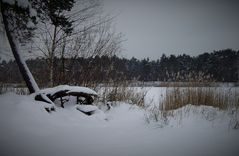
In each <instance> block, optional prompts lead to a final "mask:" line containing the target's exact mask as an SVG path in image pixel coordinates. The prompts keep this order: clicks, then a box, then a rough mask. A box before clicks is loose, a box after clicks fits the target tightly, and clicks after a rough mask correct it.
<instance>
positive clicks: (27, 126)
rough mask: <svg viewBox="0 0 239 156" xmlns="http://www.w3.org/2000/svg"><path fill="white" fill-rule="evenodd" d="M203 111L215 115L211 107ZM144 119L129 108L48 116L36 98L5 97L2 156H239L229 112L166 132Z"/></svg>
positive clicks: (195, 117) (193, 117)
mask: <svg viewBox="0 0 239 156" xmlns="http://www.w3.org/2000/svg"><path fill="white" fill-rule="evenodd" d="M193 109H194V111H195V109H197V108H196V107H195V108H193ZM198 109H199V111H200V110H201V109H205V110H206V111H211V110H213V111H215V110H214V109H213V108H211V107H198ZM185 110H187V108H185ZM180 111H184V109H181V110H179V112H180ZM216 111H217V110H216ZM145 114H147V113H146V112H145V110H143V109H141V108H139V107H137V106H133V105H128V104H120V105H117V106H115V107H113V109H112V110H110V111H107V112H105V113H103V112H101V111H99V112H98V113H97V114H95V115H93V116H86V115H85V114H83V113H81V112H80V111H78V110H76V107H75V106H74V105H70V106H68V107H66V108H65V109H62V108H58V109H57V111H56V112H53V113H51V114H49V113H47V112H46V111H45V110H44V107H43V106H42V103H41V102H36V101H33V100H32V97H31V96H20V95H16V94H13V93H7V94H4V95H0V125H1V128H0V155H1V156H15V155H24V156H33V155H34V156H37V155H39V156H42V155H44V156H47V155H58V156H63V155H68V156H76V155H82V156H87V155H89V156H94V155H96V156H115V155H116V156H123V155H125V156H126V155H127V156H147V155H148V156H158V155H163V156H167V155H177V156H180V155H183V156H184V155H200V156H201V155H217V156H224V155H235V156H237V155H238V154H239V149H238V144H239V131H238V130H233V129H228V122H229V121H230V119H229V118H230V117H229V116H228V115H227V113H226V112H217V114H216V116H215V117H216V119H215V120H213V121H211V120H206V119H205V118H204V116H201V114H200V113H194V114H193V113H188V116H184V117H183V119H182V120H181V121H180V122H182V123H180V124H179V123H178V120H172V122H171V123H170V124H169V126H164V127H163V128H159V125H158V123H151V124H148V123H147V122H146V120H145ZM175 121H176V122H175ZM174 123H175V125H174Z"/></svg>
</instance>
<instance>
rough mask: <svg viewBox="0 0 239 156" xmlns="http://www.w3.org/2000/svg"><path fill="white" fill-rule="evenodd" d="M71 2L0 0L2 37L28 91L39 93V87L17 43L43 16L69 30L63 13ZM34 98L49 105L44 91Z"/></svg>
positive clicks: (24, 40)
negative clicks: (5, 40) (7, 44)
mask: <svg viewBox="0 0 239 156" xmlns="http://www.w3.org/2000/svg"><path fill="white" fill-rule="evenodd" d="M73 5H74V0H61V1H58V0H29V1H25V0H0V8H1V17H2V23H3V25H4V29H5V31H6V36H7V39H8V42H9V45H10V48H11V51H12V53H13V56H14V58H15V60H16V63H17V65H18V67H19V70H20V73H21V74H22V77H23V79H24V81H25V83H26V85H27V87H28V89H29V92H30V93H35V92H39V87H38V85H37V83H36V81H35V79H34V77H33V75H32V74H31V72H30V70H29V68H28V66H27V64H26V62H25V60H24V58H23V56H22V54H21V52H20V49H19V46H20V43H24V42H27V41H29V40H30V39H31V38H32V37H33V36H34V30H35V29H36V24H37V22H38V21H43V20H47V19H51V21H52V22H53V23H54V24H55V25H57V26H59V27H60V28H61V29H63V30H64V31H65V32H66V33H70V32H71V30H72V28H71V21H69V19H68V18H67V17H65V15H64V14H63V12H64V11H70V10H71V8H72V7H73ZM52 48H54V45H53V47H52ZM37 99H38V100H41V101H45V102H47V103H51V104H53V102H52V101H51V100H50V99H49V98H48V97H47V96H45V94H40V95H38V98H37ZM51 108H53V107H51Z"/></svg>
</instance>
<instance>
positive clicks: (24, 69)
mask: <svg viewBox="0 0 239 156" xmlns="http://www.w3.org/2000/svg"><path fill="white" fill-rule="evenodd" d="M1 14H2V19H3V24H4V27H5V31H6V34H7V38H8V41H9V44H10V47H11V50H12V53H13V56H14V58H15V60H16V63H17V65H18V68H19V70H20V72H21V74H22V77H23V79H24V81H25V83H26V85H27V87H28V89H29V92H30V93H34V92H36V91H38V90H39V87H38V85H37V83H36V81H35V79H34V78H33V76H32V74H31V72H30V70H29V68H28V66H27V64H26V62H25V60H24V59H23V57H22V56H21V54H20V51H19V49H18V45H17V44H16V41H15V40H14V37H13V35H12V33H11V31H10V29H9V24H8V21H7V17H6V15H5V14H4V7H3V5H2V3H1Z"/></svg>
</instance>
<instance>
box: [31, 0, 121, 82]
mask: <svg viewBox="0 0 239 156" xmlns="http://www.w3.org/2000/svg"><path fill="white" fill-rule="evenodd" d="M100 5H101V2H100V1H98V0H93V1H78V3H76V6H75V8H73V11H71V12H67V13H66V14H65V15H66V16H67V17H68V18H69V19H71V20H72V21H74V23H73V28H74V29H73V31H72V33H68V34H67V33H65V32H64V31H63V30H62V29H61V28H59V27H57V26H55V25H53V24H52V23H50V22H43V23H41V26H40V27H39V33H38V36H37V39H36V42H35V43H37V44H36V45H35V46H36V47H37V49H38V50H39V51H40V52H41V53H42V54H43V57H45V58H46V59H47V64H48V66H49V82H50V84H49V85H50V86H53V85H54V81H55V80H54V77H56V75H57V74H58V75H59V76H58V81H59V82H60V83H67V82H69V80H70V78H71V76H70V77H69V78H68V80H66V76H65V75H66V72H65V71H66V69H67V71H70V72H71V71H72V67H73V65H74V63H75V61H74V60H75V59H76V58H78V57H84V58H87V57H95V56H102V55H114V54H116V53H117V52H119V51H120V43H121V41H122V40H121V37H122V35H121V34H117V33H115V32H114V31H113V30H112V28H111V26H112V19H113V17H110V16H108V15H105V16H103V17H101V16H100V15H101V9H100ZM39 42H40V44H39ZM56 58H60V59H61V64H60V68H58V69H59V70H58V71H57V70H56V69H57V68H56V64H54V60H55V59H56ZM67 58H71V59H72V60H73V61H72V62H70V63H69V64H66V61H65V60H66V59H67ZM55 71H57V73H54V72H55ZM70 75H72V76H73V74H72V73H71V74H70Z"/></svg>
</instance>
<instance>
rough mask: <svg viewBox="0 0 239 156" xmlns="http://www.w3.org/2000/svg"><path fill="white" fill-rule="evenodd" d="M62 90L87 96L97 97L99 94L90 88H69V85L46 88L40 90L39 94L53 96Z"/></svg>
mask: <svg viewBox="0 0 239 156" xmlns="http://www.w3.org/2000/svg"><path fill="white" fill-rule="evenodd" d="M61 90H68V92H67V93H73V92H78V93H86V94H90V95H96V96H97V93H96V92H95V91H94V90H92V89H90V88H88V87H79V86H69V85H59V86H56V87H53V88H46V89H42V90H40V91H39V92H40V93H46V94H51V95H53V94H55V93H56V92H59V91H61Z"/></svg>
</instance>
